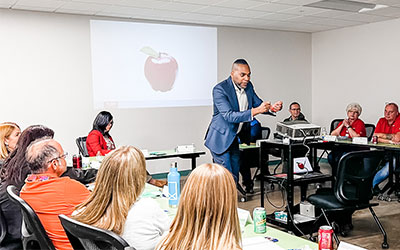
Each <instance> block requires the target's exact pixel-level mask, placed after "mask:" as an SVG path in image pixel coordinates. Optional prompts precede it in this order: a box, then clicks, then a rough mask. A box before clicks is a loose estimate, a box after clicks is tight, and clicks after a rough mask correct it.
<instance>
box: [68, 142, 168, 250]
mask: <svg viewBox="0 0 400 250" xmlns="http://www.w3.org/2000/svg"><path fill="white" fill-rule="evenodd" d="M145 183H146V162H145V158H144V156H143V154H142V152H141V151H140V150H139V149H137V148H134V147H132V146H124V147H121V148H119V149H116V150H114V151H113V152H112V153H111V154H110V155H108V156H107V157H105V159H104V160H103V162H102V163H101V166H100V168H99V172H98V174H97V179H96V185H95V188H94V190H93V192H92V194H91V195H90V197H89V198H88V200H87V201H86V202H84V203H82V204H80V205H79V206H77V208H76V210H75V213H74V214H73V218H74V219H76V220H78V221H81V222H83V223H86V224H89V225H93V226H96V227H99V228H103V229H107V230H111V231H113V232H115V233H117V234H119V235H121V236H122V237H123V238H124V239H125V240H126V241H127V242H128V243H129V245H131V246H133V247H134V248H135V249H138V250H140V249H154V247H155V246H156V244H157V243H158V242H159V240H160V239H161V236H162V235H163V233H164V232H166V231H167V230H168V226H169V218H168V216H167V214H166V213H165V212H164V211H163V210H162V209H161V208H160V207H159V205H158V204H157V202H156V201H154V200H153V199H151V198H140V197H139V196H140V194H141V193H142V192H143V189H144V186H145ZM91 247H93V246H91Z"/></svg>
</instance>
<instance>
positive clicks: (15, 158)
mask: <svg viewBox="0 0 400 250" xmlns="http://www.w3.org/2000/svg"><path fill="white" fill-rule="evenodd" d="M53 136H54V131H53V130H51V129H50V128H47V127H45V126H42V125H33V126H29V127H28V128H26V129H25V130H24V131H23V132H22V134H21V136H20V138H19V140H18V142H17V146H16V148H15V150H14V151H12V152H11V154H9V156H8V158H7V159H6V161H5V162H4V165H3V167H2V169H1V172H0V179H1V182H0V210H1V211H0V212H1V213H2V214H3V217H4V218H5V224H6V225H7V232H6V235H5V238H4V240H3V241H2V242H0V248H1V249H22V242H21V224H22V216H21V212H20V208H19V207H18V206H17V205H15V204H14V203H12V202H11V201H10V200H9V199H8V197H7V192H6V188H7V186H8V185H14V186H16V187H17V189H18V190H20V189H21V187H22V186H23V185H24V181H25V178H26V177H27V176H28V174H29V173H30V169H29V167H28V165H27V163H26V159H25V151H26V149H27V148H28V146H29V144H31V142H32V141H34V140H36V139H39V138H42V137H49V138H53Z"/></svg>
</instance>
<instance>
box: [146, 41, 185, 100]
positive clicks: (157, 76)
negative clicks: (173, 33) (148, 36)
mask: <svg viewBox="0 0 400 250" xmlns="http://www.w3.org/2000/svg"><path fill="white" fill-rule="evenodd" d="M142 52H144V53H146V54H147V55H149V57H147V59H146V62H145V64H144V75H145V76H146V79H147V81H149V83H150V86H151V87H152V88H153V89H154V90H155V91H161V92H167V91H170V90H171V89H172V87H173V86H174V83H175V79H176V74H177V73H178V63H177V62H176V60H175V58H173V57H172V56H170V55H168V54H167V53H164V52H159V53H157V52H156V51H154V50H153V49H151V48H149V47H145V48H143V49H142Z"/></svg>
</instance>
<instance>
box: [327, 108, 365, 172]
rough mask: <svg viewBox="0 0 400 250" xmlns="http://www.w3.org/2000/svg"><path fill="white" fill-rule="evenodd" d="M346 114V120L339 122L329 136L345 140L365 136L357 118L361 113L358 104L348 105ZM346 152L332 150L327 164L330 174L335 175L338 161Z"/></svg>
mask: <svg viewBox="0 0 400 250" xmlns="http://www.w3.org/2000/svg"><path fill="white" fill-rule="evenodd" d="M346 112H347V119H343V121H341V122H340V123H339V124H338V126H337V127H336V128H335V129H334V130H333V131H332V133H331V135H335V136H345V137H347V138H354V137H359V136H362V137H365V136H367V132H366V130H365V124H364V122H363V121H362V120H361V119H359V118H358V117H359V116H360V115H361V112H362V108H361V106H360V104H358V103H350V104H349V105H347V107H346ZM342 148H343V147H342ZM347 151H348V150H347V149H344V150H343V149H341V150H332V152H331V153H330V154H329V155H328V162H329V164H330V165H331V167H332V174H336V169H337V166H338V163H339V160H340V158H341V157H342V155H343V154H344V153H346V152H347Z"/></svg>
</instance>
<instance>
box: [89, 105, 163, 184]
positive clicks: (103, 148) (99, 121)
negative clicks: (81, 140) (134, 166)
mask: <svg viewBox="0 0 400 250" xmlns="http://www.w3.org/2000/svg"><path fill="white" fill-rule="evenodd" d="M113 124H114V120H113V116H112V115H111V113H110V112H108V111H101V112H100V113H99V114H98V115H97V116H96V118H95V119H94V122H93V128H92V131H90V133H89V135H88V137H87V139H86V148H87V151H88V154H89V156H97V155H106V154H108V153H109V152H110V151H112V150H114V149H115V144H114V140H113V139H112V137H111V135H110V134H109V132H110V129H111V128H112V126H113ZM147 182H148V183H150V184H152V185H155V186H157V187H163V186H164V185H166V184H167V182H166V181H164V180H156V179H153V178H152V177H151V176H150V174H149V172H147Z"/></svg>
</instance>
